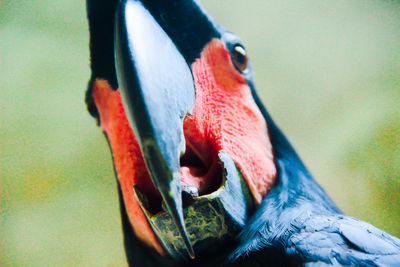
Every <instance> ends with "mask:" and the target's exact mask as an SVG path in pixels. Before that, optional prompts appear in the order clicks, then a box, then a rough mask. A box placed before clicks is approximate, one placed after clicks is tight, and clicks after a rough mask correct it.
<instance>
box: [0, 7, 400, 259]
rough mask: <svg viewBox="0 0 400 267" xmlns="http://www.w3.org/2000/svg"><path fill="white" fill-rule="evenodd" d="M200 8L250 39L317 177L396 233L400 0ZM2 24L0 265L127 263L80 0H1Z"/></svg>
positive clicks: (399, 207) (275, 106)
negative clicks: (87, 97)
mask: <svg viewBox="0 0 400 267" xmlns="http://www.w3.org/2000/svg"><path fill="white" fill-rule="evenodd" d="M202 3H203V5H204V6H205V8H206V9H207V10H208V11H209V12H210V13H211V14H212V15H213V16H214V17H215V19H216V20H217V21H218V22H219V23H220V24H221V25H223V26H224V27H226V28H228V29H230V30H232V31H233V32H235V33H237V34H238V35H239V36H241V37H242V39H243V41H244V44H245V45H246V46H247V50H248V52H249V54H250V56H251V57H252V62H253V70H254V72H255V80H256V85H257V88H258V91H259V92H260V94H261V96H262V99H263V100H264V103H265V104H266V106H267V108H268V109H269V111H270V112H271V113H272V115H273V117H274V118H275V120H276V121H277V122H278V124H279V125H280V126H281V128H282V129H283V130H284V132H285V133H286V134H287V135H288V137H289V138H290V139H291V141H292V143H293V144H294V146H295V147H296V148H297V150H298V152H299V153H300V155H301V156H302V158H303V159H304V161H305V162H306V164H307V166H308V167H309V169H310V170H311V171H312V173H313V174H314V175H315V177H316V179H317V180H318V181H319V182H320V183H321V184H322V185H323V187H324V188H325V189H326V190H327V191H328V192H329V194H330V195H331V196H332V197H333V199H334V200H335V201H336V202H337V203H338V205H339V206H340V207H341V208H342V209H343V210H344V211H345V212H346V213H348V214H350V215H351V216H355V217H358V218H361V219H363V220H366V221H368V222H370V223H372V224H374V225H376V226H378V227H380V228H383V229H384V230H386V231H388V232H389V233H391V234H393V235H396V236H398V237H399V236H400V4H399V2H397V1H371V0H353V1H348V0H346V1H345V0H337V1H328V0H321V1H311V0H302V1H287V0H269V1H261V0H257V1H256V0H254V1H244V0H240V1H233V0H219V1H211V0H207V1H202ZM0 21H1V24H0V26H1V87H2V88H1V93H0V104H1V113H0V116H1V130H0V142H1V148H0V151H1V153H0V159H1V162H0V163H1V178H0V179H1V187H0V204H1V205H0V212H1V217H0V265H1V266H74V265H79V266H121V265H122V266H123V265H125V259H124V253H123V247H122V239H121V238H122V236H121V229H120V228H121V227H120V218H119V207H118V199H117V191H116V185H115V179H114V174H113V170H112V165H111V160H110V159H111V157H110V153H109V151H108V147H107V144H106V142H105V140H104V137H103V135H102V134H101V131H100V129H99V128H98V127H97V126H96V124H95V122H94V121H93V120H92V119H91V117H90V116H89V115H88V113H87V112H86V109H85V105H84V101H83V99H84V91H85V88H86V84H87V81H88V79H89V59H88V28H87V22H86V14H85V3H84V1H79V0H70V1H52V0H37V1H27V0H25V1H11V0H3V1H2V2H1V11H0Z"/></svg>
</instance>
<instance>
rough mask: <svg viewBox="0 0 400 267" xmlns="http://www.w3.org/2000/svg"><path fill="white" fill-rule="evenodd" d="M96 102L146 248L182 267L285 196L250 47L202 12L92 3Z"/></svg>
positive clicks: (164, 1) (152, 1) (156, 2)
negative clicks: (272, 194)
mask: <svg viewBox="0 0 400 267" xmlns="http://www.w3.org/2000/svg"><path fill="white" fill-rule="evenodd" d="M87 10H88V18H89V27H90V50H91V69H92V77H91V79H90V82H89V86H88V90H87V95H86V102H87V105H88V109H89V111H90V113H91V114H92V115H93V116H94V117H95V118H96V119H97V120H98V123H99V126H100V127H101V129H102V130H103V132H104V134H105V135H106V137H107V139H108V142H109V144H110V148H111V151H112V155H113V160H114V167H115V171H116V176H117V181H118V185H119V189H120V192H121V202H122V205H123V207H124V209H123V210H122V212H124V213H126V214H124V215H126V218H127V220H128V222H129V227H131V229H132V230H133V232H134V233H135V235H136V237H137V239H138V240H140V242H141V244H143V245H144V246H146V247H149V248H151V249H153V250H155V251H156V252H157V253H158V254H159V255H161V256H164V257H172V258H174V259H177V260H189V259H190V258H193V257H195V256H196V257H199V256H201V255H203V254H204V253H206V252H207V250H209V249H210V248H212V247H214V248H215V247H219V246H223V245H226V244H227V242H229V240H233V239H234V236H235V235H236V234H237V233H238V232H239V231H240V230H241V228H242V227H243V226H244V225H245V223H246V221H247V218H248V217H249V216H250V215H251V213H252V211H253V209H254V208H255V207H257V205H259V204H260V203H261V201H262V199H263V198H264V197H265V196H266V195H267V194H268V192H269V191H270V190H271V188H272V187H273V185H274V182H275V178H276V175H277V170H276V166H275V162H274V151H273V148H272V145H271V140H270V133H269V123H267V121H268V119H267V118H266V117H265V110H264V109H263V107H262V105H261V104H260V102H259V101H258V100H257V99H256V98H255V97H256V93H255V91H254V86H253V81H252V73H251V67H250V60H249V58H248V53H247V52H246V50H245V48H244V45H243V44H242V42H241V40H240V39H239V38H238V37H237V36H236V35H234V34H232V33H230V32H228V31H226V30H224V29H223V28H222V27H220V26H218V25H217V24H216V23H215V22H214V21H213V20H212V19H211V18H210V17H209V16H208V15H206V13H205V12H204V11H203V10H202V9H201V7H200V6H199V5H198V3H197V2H196V1H192V0H174V1H172V0H142V1H136V0H124V1H105V0H103V1H93V0H88V1H87Z"/></svg>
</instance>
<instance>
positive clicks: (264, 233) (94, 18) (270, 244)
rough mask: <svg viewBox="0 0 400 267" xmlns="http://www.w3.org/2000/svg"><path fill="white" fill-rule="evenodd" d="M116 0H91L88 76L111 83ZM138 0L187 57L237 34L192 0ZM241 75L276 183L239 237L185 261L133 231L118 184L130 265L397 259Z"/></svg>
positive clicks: (396, 251) (396, 244)
mask: <svg viewBox="0 0 400 267" xmlns="http://www.w3.org/2000/svg"><path fill="white" fill-rule="evenodd" d="M117 2H118V1H88V14H89V22H90V30H91V46H90V47H91V60H92V65H91V66H92V78H91V81H93V79H95V78H105V79H107V80H109V81H110V83H111V84H112V85H113V87H115V88H116V87H117V81H116V78H115V67H114V47H113V26H114V25H113V20H114V12H112V11H113V9H114V10H115V7H116V3H117ZM142 2H143V4H144V5H145V6H146V7H147V8H148V9H149V10H150V11H151V13H152V15H153V16H154V17H155V18H156V19H157V21H158V22H159V24H160V25H161V26H162V27H163V29H164V30H165V31H166V32H167V33H168V35H169V36H170V38H171V39H173V40H174V42H175V44H176V46H177V47H178V48H179V49H180V52H181V53H182V55H184V57H185V59H186V61H187V62H188V63H191V62H193V61H194V59H195V58H196V57H197V56H198V55H199V53H200V51H201V49H202V48H203V46H204V45H205V44H206V43H207V42H208V41H209V40H211V39H212V38H214V37H220V36H221V37H222V38H223V39H224V40H225V42H226V44H227V47H229V46H230V45H232V44H233V43H235V42H236V37H235V36H234V35H231V34H229V33H226V32H225V31H224V30H222V29H221V28H219V27H218V26H216V25H215V24H214V23H213V22H212V21H211V20H210V19H209V18H208V17H207V16H206V15H205V14H204V13H203V12H202V11H201V9H199V8H198V6H197V4H196V3H195V2H193V1H181V0H178V1H150V0H148V1H147V0H146V1H142ZM104 5H107V7H105V6H104ZM107 9H109V11H108V12H107V11H106V10H107ZM168 14H169V15H170V16H168ZM171 14H174V15H173V16H172V15H171ZM109 23H110V24H109ZM217 29H218V30H217ZM218 31H219V32H218ZM100 40H101V41H100ZM246 76H247V79H248V81H249V84H250V86H251V88H252V90H253V96H254V98H255V100H256V103H257V105H258V107H259V108H260V110H261V112H262V113H263V115H264V117H265V119H266V121H267V124H268V127H269V131H270V138H271V142H272V145H273V148H274V156H275V160H276V164H277V168H278V177H277V184H276V185H275V187H274V188H273V189H272V191H271V192H270V193H269V194H268V195H267V197H266V198H265V199H264V200H263V202H262V204H261V205H260V206H259V207H258V208H257V210H256V211H255V213H254V214H253V215H252V217H251V218H250V220H249V221H248V223H247V225H246V226H245V228H244V229H243V230H242V232H241V233H240V234H239V235H238V237H237V239H236V243H234V244H230V246H227V247H225V248H224V251H223V252H222V253H221V251H219V252H213V251H210V252H209V255H208V257H207V258H197V259H195V260H194V261H193V262H190V263H188V262H186V263H183V262H174V261H173V260H171V259H169V258H164V257H161V256H160V255H158V254H157V253H156V252H154V251H153V250H152V249H149V248H148V247H146V246H144V245H143V244H142V243H141V242H140V241H139V240H138V239H137V238H136V236H135V235H134V233H133V231H132V227H131V225H130V223H129V220H128V218H127V215H126V211H125V206H124V203H123V200H122V197H121V192H120V203H121V216H122V222H123V231H124V242H125V248H126V253H127V259H128V262H129V264H130V265H132V266H161V265H162V266H180V265H185V266H188V265H204V266H219V265H228V266H229V265H234V266H235V265H237V266H298V265H307V266H312V265H316V266H321V265H324V264H325V265H333V266H335V265H336V266H338V265H353V266H400V240H399V239H397V238H395V237H392V236H390V235H388V234H387V233H385V232H383V231H381V230H379V229H377V228H375V227H373V226H371V225H369V224H367V223H365V222H362V221H359V220H357V219H353V218H350V217H347V216H345V215H343V214H342V213H341V211H340V210H339V209H338V208H337V207H336V206H335V204H334V203H333V201H332V200H331V199H330V198H329V196H328V195H327V194H326V193H325V192H324V190H323V189H322V188H321V187H320V186H319V185H318V184H317V183H316V182H315V180H314V179H313V177H312V176H311V175H310V173H309V172H308V170H307V169H306V167H305V166H304V165H303V163H302V162H301V160H300V159H299V157H298V156H297V154H296V152H295V151H294V149H293V148H292V146H291V145H290V143H289V142H288V141H287V139H286V137H285V136H284V135H283V134H282V133H281V131H280V130H279V129H278V127H277V126H276V125H275V123H274V122H273V121H272V119H271V117H270V116H269V114H268V113H267V111H266V110H265V108H264V107H263V104H262V103H261V101H260V100H259V98H258V97H257V95H256V92H255V89H254V86H253V81H252V77H251V72H248V73H247V74H246ZM90 86H91V84H90V83H89V91H88V98H87V99H90ZM88 102H90V101H88ZM92 114H96V113H95V112H92Z"/></svg>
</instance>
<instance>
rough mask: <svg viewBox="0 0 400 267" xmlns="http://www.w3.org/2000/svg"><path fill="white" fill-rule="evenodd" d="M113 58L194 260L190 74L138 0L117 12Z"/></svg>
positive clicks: (148, 158) (153, 172) (152, 167)
mask: <svg viewBox="0 0 400 267" xmlns="http://www.w3.org/2000/svg"><path fill="white" fill-rule="evenodd" d="M115 27H116V29H115V58H116V70H117V78H118V83H119V87H120V90H121V95H122V101H123V105H124V108H125V111H126V114H127V117H128V120H129V123H130V125H131V128H132V129H133V131H134V134H135V136H136V138H137V140H138V143H139V146H140V149H141V151H142V154H143V158H144V160H145V163H146V166H147V169H148V171H149V173H150V176H151V178H152V181H153V183H154V184H155V186H156V187H157V189H158V190H159V192H160V194H161V196H162V199H163V202H164V205H165V207H166V209H167V211H168V213H169V215H170V217H171V218H172V220H173V223H174V225H175V227H176V229H177V230H178V232H179V234H180V236H181V239H182V241H183V243H184V246H185V248H186V251H187V253H188V254H189V255H190V257H191V258H194V251H193V248H192V245H191V243H190V239H189V237H188V234H187V231H186V228H185V223H184V218H183V211H182V197H181V195H182V190H181V177H180V163H179V159H180V156H181V154H183V153H184V152H185V151H184V150H185V138H184V134H183V119H184V118H185V116H186V115H187V114H188V113H190V112H191V111H192V109H193V107H194V103H195V89H194V83H193V77H192V73H191V71H190V68H189V66H188V65H187V63H186V61H185V59H184V57H183V56H182V55H181V54H180V52H179V51H178V49H177V48H176V46H175V45H174V43H173V42H172V40H171V39H170V38H169V36H168V35H167V34H166V33H165V32H164V30H163V29H162V28H161V27H160V26H159V24H158V23H157V21H156V20H155V19H154V18H153V16H152V15H151V14H150V12H149V11H148V10H147V9H146V8H145V7H144V6H143V5H142V4H141V3H140V2H138V1H125V2H123V3H122V4H121V5H120V7H119V10H118V11H117V16H116V26H115Z"/></svg>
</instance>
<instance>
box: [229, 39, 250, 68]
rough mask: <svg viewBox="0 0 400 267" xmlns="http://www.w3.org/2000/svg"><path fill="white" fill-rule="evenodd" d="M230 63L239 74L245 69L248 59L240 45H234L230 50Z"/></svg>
mask: <svg viewBox="0 0 400 267" xmlns="http://www.w3.org/2000/svg"><path fill="white" fill-rule="evenodd" d="M232 61H233V64H234V65H235V67H236V68H237V69H238V70H239V71H240V72H243V71H245V70H246V69H247V65H248V63H249V59H248V57H247V53H246V50H245V49H244V47H243V46H241V45H240V44H236V45H235V46H234V47H233V49H232Z"/></svg>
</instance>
